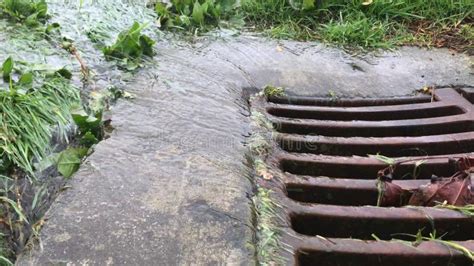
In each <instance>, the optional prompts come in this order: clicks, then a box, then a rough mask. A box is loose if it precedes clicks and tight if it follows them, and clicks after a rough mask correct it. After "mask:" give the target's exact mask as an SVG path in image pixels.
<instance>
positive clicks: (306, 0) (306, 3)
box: [303, 0, 315, 10]
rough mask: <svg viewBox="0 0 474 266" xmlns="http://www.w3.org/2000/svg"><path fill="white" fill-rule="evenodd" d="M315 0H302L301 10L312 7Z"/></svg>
mask: <svg viewBox="0 0 474 266" xmlns="http://www.w3.org/2000/svg"><path fill="white" fill-rule="evenodd" d="M314 2H315V0H303V10H308V9H313V8H314Z"/></svg>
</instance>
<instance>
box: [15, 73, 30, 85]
mask: <svg viewBox="0 0 474 266" xmlns="http://www.w3.org/2000/svg"><path fill="white" fill-rule="evenodd" d="M18 83H19V84H20V85H31V84H33V73H31V72H29V73H25V74H23V75H21V77H20V79H19V80H18Z"/></svg>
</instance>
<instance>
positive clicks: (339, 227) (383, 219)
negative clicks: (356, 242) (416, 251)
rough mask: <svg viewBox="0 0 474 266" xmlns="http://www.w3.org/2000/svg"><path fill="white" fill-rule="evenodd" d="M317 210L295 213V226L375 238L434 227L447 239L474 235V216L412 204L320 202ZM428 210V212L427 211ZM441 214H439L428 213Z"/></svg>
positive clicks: (304, 231)
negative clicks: (340, 204)
mask: <svg viewBox="0 0 474 266" xmlns="http://www.w3.org/2000/svg"><path fill="white" fill-rule="evenodd" d="M316 209H317V210H316V211H315V213H312V214H308V213H298V214H293V215H291V226H292V228H293V229H294V230H295V231H296V232H298V233H300V234H303V235H308V236H316V235H319V236H322V237H328V238H357V239H362V240H373V239H374V236H376V237H377V238H379V239H382V240H390V239H393V238H395V239H402V240H413V237H414V236H415V235H416V234H417V233H418V232H421V233H422V234H423V236H425V237H429V234H430V233H432V232H433V231H434V230H435V231H436V233H437V234H439V235H442V236H443V239H444V240H469V239H473V238H474V235H473V232H474V226H473V222H472V219H470V218H469V217H466V216H464V215H462V214H459V215H456V214H454V215H451V214H450V213H449V214H446V213H436V212H430V211H427V210H423V209H420V210H412V209H408V208H397V209H388V208H381V207H353V208H351V207H344V208H343V207H339V209H335V208H334V206H324V205H320V206H319V207H317V208H316ZM423 211H425V214H423ZM429 214H433V215H437V217H436V218H433V217H430V218H428V217H427V215H429Z"/></svg>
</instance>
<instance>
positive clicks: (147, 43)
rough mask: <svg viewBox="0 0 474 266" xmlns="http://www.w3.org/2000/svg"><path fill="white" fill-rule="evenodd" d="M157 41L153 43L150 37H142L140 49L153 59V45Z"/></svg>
mask: <svg viewBox="0 0 474 266" xmlns="http://www.w3.org/2000/svg"><path fill="white" fill-rule="evenodd" d="M154 44H155V41H153V40H152V39H151V38H149V37H148V36H145V35H142V36H140V47H141V49H142V50H143V54H144V55H147V56H150V57H152V56H153V54H154V53H153V45H154Z"/></svg>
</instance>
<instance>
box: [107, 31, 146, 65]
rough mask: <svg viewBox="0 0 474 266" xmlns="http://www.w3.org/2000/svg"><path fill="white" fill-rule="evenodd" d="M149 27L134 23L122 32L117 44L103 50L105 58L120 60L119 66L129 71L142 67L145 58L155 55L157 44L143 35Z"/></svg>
mask: <svg viewBox="0 0 474 266" xmlns="http://www.w3.org/2000/svg"><path fill="white" fill-rule="evenodd" d="M146 26H147V25H146V24H144V25H140V24H139V23H138V22H135V23H133V25H132V27H131V28H130V29H128V30H125V31H122V32H121V33H120V34H119V36H118V38H117V40H116V41H115V43H114V44H113V45H111V46H107V47H105V48H104V49H103V52H104V55H105V58H106V59H108V60H110V59H118V60H120V61H119V66H121V67H123V68H126V69H127V70H134V69H136V68H137V67H139V65H140V60H141V59H142V57H143V56H149V57H152V56H153V55H154V52H153V45H154V44H155V42H154V41H153V40H152V39H150V38H149V37H148V36H146V35H143V34H141V31H142V30H143V29H144V28H145V27H146Z"/></svg>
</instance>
